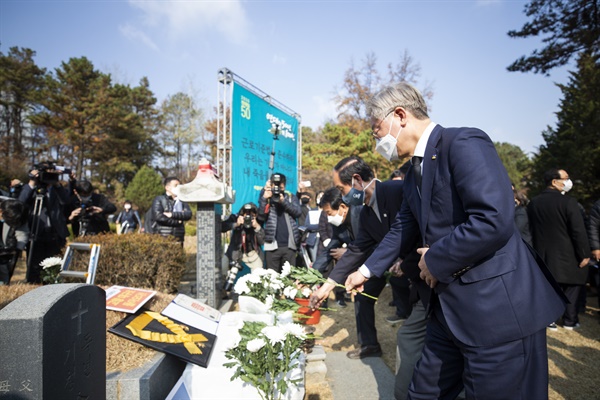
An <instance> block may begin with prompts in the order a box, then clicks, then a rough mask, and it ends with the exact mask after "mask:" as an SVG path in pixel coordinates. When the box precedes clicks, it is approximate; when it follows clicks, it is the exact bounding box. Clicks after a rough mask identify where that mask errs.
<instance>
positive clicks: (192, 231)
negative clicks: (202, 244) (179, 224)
mask: <svg viewBox="0 0 600 400" xmlns="http://www.w3.org/2000/svg"><path fill="white" fill-rule="evenodd" d="M197 230H198V229H197V228H196V225H195V224H194V225H192V224H185V236H196V231H197Z"/></svg>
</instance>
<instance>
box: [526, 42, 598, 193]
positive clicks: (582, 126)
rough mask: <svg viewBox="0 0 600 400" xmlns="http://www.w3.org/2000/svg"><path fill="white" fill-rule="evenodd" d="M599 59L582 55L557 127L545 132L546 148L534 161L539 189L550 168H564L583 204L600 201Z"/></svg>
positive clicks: (564, 88)
mask: <svg viewBox="0 0 600 400" xmlns="http://www.w3.org/2000/svg"><path fill="white" fill-rule="evenodd" d="M599 59H600V56H598V55H594V56H592V55H590V54H582V55H580V57H579V59H578V62H577V66H578V69H577V72H571V76H570V78H569V83H568V84H567V85H558V86H559V87H560V89H561V91H562V93H563V98H562V100H561V103H560V111H559V112H558V113H557V117H558V122H557V126H556V128H551V127H548V128H547V130H546V131H545V132H544V133H543V137H544V141H545V142H546V143H545V144H544V145H542V146H540V151H539V154H538V155H537V156H536V157H535V158H534V164H535V168H534V171H535V173H534V176H535V177H536V178H537V179H536V180H535V182H536V183H537V186H536V189H537V190H538V191H539V189H540V188H541V185H543V183H542V182H541V180H542V175H543V173H544V172H545V171H546V170H548V169H550V168H561V169H564V170H566V171H567V172H568V173H569V176H570V177H571V179H572V180H573V182H574V187H573V190H572V192H571V194H572V195H574V196H575V197H577V198H578V199H579V201H580V202H582V203H584V204H589V203H590V202H593V201H595V200H597V199H600V135H598V132H600V97H598V93H600V64H599Z"/></svg>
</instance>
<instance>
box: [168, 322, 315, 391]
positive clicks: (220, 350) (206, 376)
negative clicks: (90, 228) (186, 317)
mask: <svg viewBox="0 0 600 400" xmlns="http://www.w3.org/2000/svg"><path fill="white" fill-rule="evenodd" d="M261 317H264V318H265V319H267V318H271V319H272V316H270V315H261V314H246V313H242V312H230V313H226V314H223V316H222V317H221V322H220V323H219V330H218V331H217V342H216V345H215V348H214V349H213V352H212V356H211V360H210V363H209V365H208V368H202V367H199V366H197V365H193V364H188V365H187V367H186V368H185V371H184V372H183V375H182V376H181V378H180V379H179V381H178V382H177V383H176V384H175V387H174V388H173V390H172V391H171V393H169V396H168V397H167V400H185V399H194V400H201V399H210V400H213V399H237V400H254V399H260V398H261V397H260V395H259V393H258V391H257V390H256V389H255V388H254V387H253V386H251V385H249V384H246V383H244V382H243V381H242V380H241V379H236V380H235V381H233V382H232V381H231V380H230V379H231V376H232V375H233V373H234V371H235V369H233V368H225V367H224V366H223V363H225V362H230V361H231V360H228V359H226V358H225V351H226V350H227V349H228V348H229V347H230V346H231V345H232V344H233V343H235V341H236V337H237V335H238V333H237V331H238V328H239V326H240V322H241V321H244V320H249V319H251V320H257V319H260V318H261ZM265 322H266V321H265ZM304 365H305V363H304V362H301V363H300V364H299V367H298V368H296V369H294V370H292V371H291V372H290V375H289V376H290V378H292V379H298V378H301V379H302V383H301V384H300V385H298V386H297V387H295V388H290V389H288V391H287V392H286V394H285V395H284V396H283V397H282V399H287V400H302V399H303V398H304V393H305V389H304V372H305V366H304Z"/></svg>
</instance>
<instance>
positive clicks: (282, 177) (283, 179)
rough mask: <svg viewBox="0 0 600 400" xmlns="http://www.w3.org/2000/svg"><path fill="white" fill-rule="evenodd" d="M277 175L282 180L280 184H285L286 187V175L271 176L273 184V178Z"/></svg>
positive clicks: (277, 173)
mask: <svg viewBox="0 0 600 400" xmlns="http://www.w3.org/2000/svg"><path fill="white" fill-rule="evenodd" d="M275 175H279V176H280V177H281V178H280V179H281V180H280V182H281V183H283V184H284V185H285V183H286V182H287V179H286V178H285V175H284V174H280V173H279V172H276V173H274V174H273V175H271V182H273V177H275Z"/></svg>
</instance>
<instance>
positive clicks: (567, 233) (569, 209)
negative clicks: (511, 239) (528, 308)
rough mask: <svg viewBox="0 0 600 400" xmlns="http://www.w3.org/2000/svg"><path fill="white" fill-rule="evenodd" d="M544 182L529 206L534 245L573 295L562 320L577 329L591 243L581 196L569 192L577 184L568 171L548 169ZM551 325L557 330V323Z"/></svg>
mask: <svg viewBox="0 0 600 400" xmlns="http://www.w3.org/2000/svg"><path fill="white" fill-rule="evenodd" d="M544 183H545V184H546V189H544V190H543V191H542V193H540V194H539V195H537V196H535V197H534V198H533V199H532V200H531V202H530V203H529V205H528V206H527V213H528V216H529V225H530V228H531V233H532V236H533V247H534V248H535V250H536V251H537V252H538V254H539V255H540V256H541V257H542V259H543V260H544V261H545V262H546V264H547V265H548V268H549V269H550V272H552V275H553V276H554V278H555V279H556V281H557V282H558V283H559V284H560V286H561V288H562V290H563V291H564V292H565V295H566V296H567V298H568V299H569V304H567V308H566V310H565V312H564V314H563V316H562V324H563V326H564V328H565V329H567V330H573V329H577V328H578V327H579V318H578V316H577V314H578V311H579V310H578V301H577V299H578V297H579V293H580V292H581V290H582V289H583V288H584V286H585V283H586V280H587V276H588V262H589V260H590V259H589V257H590V245H589V242H588V237H587V231H586V227H585V222H584V219H583V216H582V215H581V211H580V209H579V206H578V204H577V200H575V198H573V197H571V196H568V195H566V194H565V193H567V192H568V191H569V190H571V188H572V187H573V183H572V182H571V179H569V174H568V173H567V171H565V170H564V169H557V168H553V169H550V170H548V171H546V173H544ZM548 328H549V329H552V330H556V329H557V324H556V323H555V322H553V323H551V324H550V325H549V326H548Z"/></svg>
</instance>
